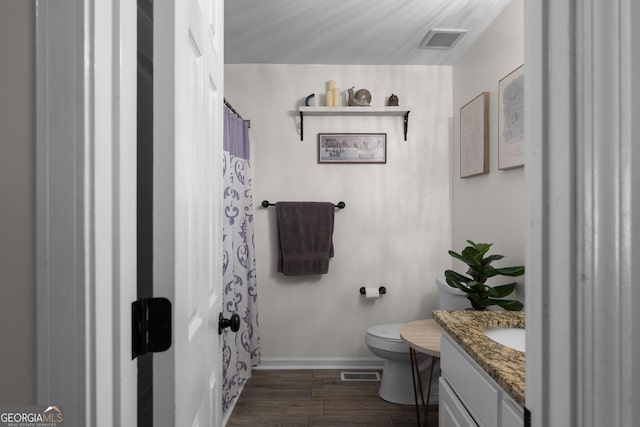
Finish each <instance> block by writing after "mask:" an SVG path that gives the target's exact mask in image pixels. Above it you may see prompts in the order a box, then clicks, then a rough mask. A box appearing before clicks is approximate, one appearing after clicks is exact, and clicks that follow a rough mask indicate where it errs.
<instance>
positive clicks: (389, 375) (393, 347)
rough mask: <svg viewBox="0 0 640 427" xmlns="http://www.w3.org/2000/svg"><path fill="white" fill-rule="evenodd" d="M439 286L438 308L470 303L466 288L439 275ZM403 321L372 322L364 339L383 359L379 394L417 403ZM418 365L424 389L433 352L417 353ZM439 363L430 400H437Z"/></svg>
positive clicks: (401, 403)
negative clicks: (404, 339)
mask: <svg viewBox="0 0 640 427" xmlns="http://www.w3.org/2000/svg"><path fill="white" fill-rule="evenodd" d="M436 283H437V286H438V309H439V310H464V309H465V308H468V307H470V306H471V305H470V303H469V301H468V300H467V298H466V296H465V294H464V292H462V291H460V290H458V289H455V288H452V287H451V286H449V285H447V284H446V283H444V282H443V281H442V280H440V279H436ZM403 325H404V323H386V324H381V325H375V326H371V327H370V328H369V329H367V335H366V338H365V343H366V344H367V347H368V348H369V351H371V352H372V353H373V354H374V355H376V356H378V357H379V358H381V359H383V360H384V367H383V370H382V381H381V383H380V389H379V391H378V394H379V395H380V397H381V398H383V399H384V400H386V401H388V402H391V403H397V404H400V405H414V404H415V397H414V394H413V378H412V376H411V359H410V358H409V346H408V345H407V344H405V343H404V341H402V338H400V328H402V326H403ZM417 356H418V365H419V368H420V377H421V378H422V382H423V384H422V387H423V390H426V388H427V385H428V382H429V366H430V364H431V356H428V355H426V354H421V353H418V354H417ZM439 375H440V363H436V365H435V367H434V370H433V383H432V386H431V398H430V402H429V403H437V402H438V377H439Z"/></svg>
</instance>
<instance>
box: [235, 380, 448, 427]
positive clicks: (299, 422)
mask: <svg viewBox="0 0 640 427" xmlns="http://www.w3.org/2000/svg"><path fill="white" fill-rule="evenodd" d="M348 371H349V372H352V371H353V370H350V369H349V370H348ZM379 385H380V383H379V382H346V381H341V380H340V371H339V370H273V371H267V370H254V371H253V374H252V377H251V378H250V379H249V380H248V381H247V384H246V385H245V387H244V390H243V391H242V394H241V395H240V398H239V399H238V402H237V403H236V406H235V408H234V410H233V413H232V415H231V417H230V418H229V422H228V423H227V426H228V427H234V426H253V427H258V426H333V427H348V426H416V425H417V418H416V410H415V407H414V406H406V405H396V404H393V403H389V402H386V401H384V400H383V399H382V398H380V397H379V396H378V387H379ZM429 425H430V426H431V427H437V425H438V408H437V406H433V407H430V408H429Z"/></svg>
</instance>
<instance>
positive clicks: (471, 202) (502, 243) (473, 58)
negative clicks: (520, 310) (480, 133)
mask: <svg viewBox="0 0 640 427" xmlns="http://www.w3.org/2000/svg"><path fill="white" fill-rule="evenodd" d="M523 63H524V0H512V1H511V3H509V5H508V6H507V7H506V8H505V9H504V11H503V12H502V13H501V14H500V15H499V16H498V18H496V20H495V21H494V22H493V23H492V24H491V25H490V26H489V28H487V30H486V31H485V32H484V33H483V34H482V35H481V36H480V37H479V38H478V40H476V42H475V43H474V44H473V45H472V46H471V47H470V48H469V49H467V51H466V52H465V54H464V55H463V56H462V57H461V58H460V60H459V61H458V62H457V63H456V64H455V66H454V67H453V118H454V120H453V147H452V148H453V149H452V154H451V195H452V209H451V214H452V216H451V221H452V230H453V238H452V245H453V249H454V250H456V251H458V252H459V251H461V250H462V249H463V248H464V247H465V246H466V240H473V241H476V242H487V243H491V242H493V243H494V245H493V248H492V251H491V253H496V254H502V255H504V256H505V257H506V258H505V259H504V260H502V261H499V262H497V263H496V266H511V265H524V249H525V230H526V211H525V182H524V168H523V167H521V168H516V169H510V170H498V81H499V80H500V79H502V78H503V77H504V76H506V75H507V74H509V73H510V72H511V71H513V70H514V69H516V68H517V67H519V66H520V65H522V64H523ZM482 92H490V95H489V96H490V108H489V110H490V113H489V129H490V136H489V140H490V142H489V173H488V174H486V175H477V176H473V177H468V178H464V179H462V178H460V107H462V106H464V105H465V104H466V103H467V102H469V101H471V100H472V99H474V98H475V97H476V96H478V95H480V94H481V93H482ZM453 264H454V269H455V270H457V271H464V270H465V269H464V266H462V264H461V263H458V262H457V261H456V262H454V263H453ZM504 279H507V281H510V279H512V278H497V277H496V278H495V279H491V281H490V282H489V283H490V284H494V285H495V284H497V283H498V282H499V281H503V282H504V281H505V280H504ZM517 281H518V282H519V283H523V282H524V279H523V278H522V277H519V278H517ZM523 291H524V290H523V288H522V287H520V288H519V289H518V290H517V294H516V295H517V297H518V298H519V299H523V298H524V294H523Z"/></svg>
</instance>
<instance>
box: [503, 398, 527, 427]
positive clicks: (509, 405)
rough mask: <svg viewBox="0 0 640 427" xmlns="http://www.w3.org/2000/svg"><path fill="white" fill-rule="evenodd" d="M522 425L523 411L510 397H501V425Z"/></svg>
mask: <svg viewBox="0 0 640 427" xmlns="http://www.w3.org/2000/svg"><path fill="white" fill-rule="evenodd" d="M523 425H524V412H523V410H522V408H520V406H518V405H517V404H516V403H515V402H514V401H513V400H511V398H509V397H504V398H503V399H502V422H501V424H500V426H501V427H522V426H523Z"/></svg>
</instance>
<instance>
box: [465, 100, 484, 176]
mask: <svg viewBox="0 0 640 427" xmlns="http://www.w3.org/2000/svg"><path fill="white" fill-rule="evenodd" d="M483 173H489V92H482V93H481V94H480V95H478V96H476V97H475V98H473V99H472V100H471V101H469V102H468V103H466V104H465V105H464V106H462V107H461V108H460V178H467V177H469V176H474V175H480V174H483Z"/></svg>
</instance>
